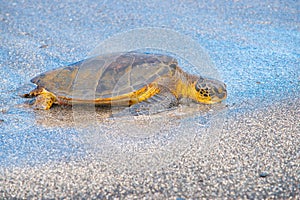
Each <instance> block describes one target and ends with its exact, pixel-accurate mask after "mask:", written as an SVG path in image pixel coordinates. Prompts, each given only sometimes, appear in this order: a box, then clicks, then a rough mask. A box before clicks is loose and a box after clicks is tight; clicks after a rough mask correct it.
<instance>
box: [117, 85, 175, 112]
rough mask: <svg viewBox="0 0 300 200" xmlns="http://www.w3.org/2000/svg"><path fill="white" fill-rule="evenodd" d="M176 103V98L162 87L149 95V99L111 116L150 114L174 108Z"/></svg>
mask: <svg viewBox="0 0 300 200" xmlns="http://www.w3.org/2000/svg"><path fill="white" fill-rule="evenodd" d="M178 104H179V101H178V99H177V98H176V97H175V96H174V95H173V94H172V93H171V92H170V91H169V90H168V89H163V90H161V92H160V93H158V94H156V95H154V96H152V97H150V98H149V99H147V100H145V101H142V102H140V103H137V104H134V105H132V106H130V107H128V108H125V109H124V110H122V111H121V112H118V113H116V114H113V117H121V116H128V115H129V116H138V115H152V114H157V113H160V112H163V111H167V110H172V109H174V108H176V106H177V105H178Z"/></svg>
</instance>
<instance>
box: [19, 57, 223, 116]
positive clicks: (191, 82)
mask: <svg viewBox="0 0 300 200" xmlns="http://www.w3.org/2000/svg"><path fill="white" fill-rule="evenodd" d="M31 82H33V83H35V84H36V85H37V88H36V89H34V90H32V91H31V92H29V93H28V94H24V95H23V97H28V98H30V97H36V99H35V102H34V104H33V106H34V107H35V108H36V109H45V110H47V109H50V108H51V106H52V104H59V105H63V104H70V105H72V104H95V105H107V106H127V107H129V108H127V109H129V110H130V113H134V114H137V115H139V114H151V113H158V112H161V111H164V110H167V109H170V108H172V107H174V106H176V105H178V103H179V102H180V100H181V99H183V98H184V99H191V100H193V101H195V102H199V103H204V104H212V103H217V102H220V101H222V100H224V99H225V98H226V96H227V91H226V85H225V84H224V83H223V82H220V81H218V80H215V79H210V78H204V77H201V76H195V75H191V74H188V73H186V72H184V71H183V70H182V69H181V68H180V67H179V66H178V62H177V60H176V59H175V58H173V57H171V56H167V55H161V54H150V53H138V52H126V53H112V54H106V55H100V56H95V57H92V58H88V59H86V60H83V61H79V62H77V63H74V64H71V65H69V66H66V67H61V68H58V69H55V70H52V71H48V72H45V73H42V74H40V75H38V76H36V77H35V78H33V79H32V80H31Z"/></svg>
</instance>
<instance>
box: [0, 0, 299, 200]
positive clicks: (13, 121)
mask: <svg viewBox="0 0 300 200" xmlns="http://www.w3.org/2000/svg"><path fill="white" fill-rule="evenodd" d="M297 6H298V7H299V3H298V2H286V1H285V2H281V1H275V2H273V1H272V2H271V1H266V2H260V1H245V2H244V1H243V2H240V1H230V2H222V1H213V2H199V1H190V2H189V3H187V2H185V1H174V2H172V3H171V2H169V1H165V2H160V1H152V2H147V1H145V2H123V1H104V2H101V3H95V2H93V1H71V0H70V1H68V2H62V3H60V2H53V1H43V2H42V3H37V2H34V1H33V2H30V1H26V2H23V1H16V2H2V3H1V8H2V9H1V12H0V38H1V46H0V67H1V70H0V75H1V77H2V79H1V80H0V94H1V99H0V199H177V200H179V199H299V198H300V195H299V194H300V181H299V180H300V148H299V147H300V140H299V138H300V123H299V119H300V107H299V105H300V98H299V97H300V92H299V91H300V74H299V71H300V57H299V55H300V53H299V40H300V33H299V25H300V24H299V12H298V11H297V9H296V8H297ZM143 27H144V28H145V27H155V28H158V29H157V30H173V31H175V32H176V33H178V35H180V36H182V38H183V39H182V40H181V41H179V39H177V38H176V37H177V36H176V34H175V36H171V35H169V36H170V37H169V38H168V42H165V41H163V40H164V39H165V38H166V37H165V36H166V35H164V34H166V33H173V32H161V33H162V34H161V35H153V34H152V35H151V34H150V33H149V34H150V35H151V36H149V38H147V39H145V41H147V42H150V43H151V41H153V43H151V44H153V46H151V44H149V43H147V42H145V43H143V45H146V46H145V47H144V48H145V49H147V48H149V45H150V46H151V47H156V46H155V45H165V46H162V48H161V49H160V50H166V51H167V52H170V53H174V54H176V55H178V56H179V59H180V58H184V59H185V58H186V59H187V61H188V62H184V61H186V60H184V61H183V62H182V65H183V66H182V68H183V69H185V70H186V71H188V72H190V73H194V72H195V73H198V72H199V70H198V69H199V66H198V68H197V67H194V68H193V67H192V66H191V67H190V65H188V63H189V64H194V63H201V64H203V65H206V64H207V63H209V64H207V66H208V67H203V71H202V70H200V72H199V73H200V74H201V72H202V73H204V74H205V75H213V76H215V77H216V78H219V79H221V80H222V81H224V82H225V83H226V85H227V90H228V98H227V100H226V101H224V102H222V103H221V104H217V105H210V106H204V105H182V106H179V107H178V108H177V109H175V110H171V111H167V112H165V113H160V114H156V115H154V116H139V117H136V118H131V119H118V118H115V119H108V118H107V117H108V116H109V114H110V113H111V112H114V111H110V110H105V109H102V110H101V109H99V108H97V109H96V110H92V111H93V112H90V111H89V110H84V109H82V108H78V110H77V108H74V107H73V108H72V107H68V106H65V107H64V106H62V107H60V106H55V107H54V108H53V109H51V110H49V111H41V110H33V109H32V108H30V106H28V104H26V99H24V98H21V97H20V96H18V95H19V94H22V93H25V92H28V91H29V90H31V89H33V88H34V85H32V84H30V79H31V78H33V77H34V76H36V75H38V74H39V73H41V72H44V71H47V70H52V69H55V68H57V67H60V66H64V65H68V64H71V63H73V62H76V61H79V60H81V59H84V58H86V57H88V56H89V55H91V54H93V53H95V50H98V51H96V52H99V51H101V52H102V51H106V50H107V51H108V50H111V49H126V48H128V50H130V49H131V48H133V47H134V45H137V46H138V45H141V44H135V43H134V42H136V43H138V42H137V41H138V40H136V41H135V39H134V37H132V35H130V37H128V40H129V41H130V42H128V41H127V42H128V43H122V44H121V43H120V42H119V40H117V39H114V37H115V36H116V35H118V34H119V36H120V34H121V33H126V31H127V32H128V31H129V32H130V31H131V30H136V29H141V28H143ZM144 30H148V29H146V28H145V29H144ZM155 30H156V29H155ZM143 34H144V32H143ZM125 35H126V34H125ZM127 36H129V35H128V34H127V35H126V37H127ZM183 36H184V37H183ZM109 38H110V39H109ZM112 38H113V39H112ZM186 38H191V41H195V43H196V44H199V45H200V46H201V47H202V48H203V49H204V50H205V52H207V53H208V55H209V57H210V59H211V61H212V62H213V64H211V63H210V62H211V61H210V60H208V59H207V58H206V57H205V56H204V57H199V56H203V55H204V53H203V52H202V50H201V51H200V48H199V47H198V46H197V45H196V47H194V46H192V45H190V48H189V47H186V46H185V45H186V44H187V41H189V40H186ZM123 39H124V38H123ZM172 39H173V41H172ZM125 40H126V38H125ZM125 40H124V41H125ZM103 41H104V43H103ZM105 41H109V44H111V46H106V45H105V48H104V46H103V49H101V46H100V47H99V46H98V45H99V44H106V43H105ZM131 41H132V42H131ZM124 44H126V45H125V47H124V46H122V45H124ZM130 44H133V46H132V47H129V45H130ZM154 44H155V45H154ZM178 45H179V46H181V47H183V49H184V50H185V51H180V50H182V49H180V50H178V49H177V50H176V48H178ZM193 48H194V49H195V48H196V49H197V48H198V49H199V52H200V53H199V52H198V54H197V53H195V54H194V55H196V56H194V57H189V56H188V55H189V54H193ZM197 56H198V57H197ZM193 58H196V60H194V59H193ZM189 59H190V60H189ZM197 59H198V60H197ZM185 64H187V65H185ZM197 70H198V71H197ZM93 109H94V108H93Z"/></svg>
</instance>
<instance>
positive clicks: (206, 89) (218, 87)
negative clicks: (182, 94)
mask: <svg viewBox="0 0 300 200" xmlns="http://www.w3.org/2000/svg"><path fill="white" fill-rule="evenodd" d="M194 87H195V96H194V98H195V100H196V101H197V102H199V103H204V104H213V103H217V102H220V101H222V100H224V99H226V97H227V91H226V85H225V84H224V83H223V82H221V81H218V80H215V79H210V78H203V77H199V79H198V80H197V81H196V83H195V85H194Z"/></svg>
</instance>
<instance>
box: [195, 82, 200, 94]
mask: <svg viewBox="0 0 300 200" xmlns="http://www.w3.org/2000/svg"><path fill="white" fill-rule="evenodd" d="M195 89H196V91H197V92H200V90H201V87H199V84H198V83H196V85H195Z"/></svg>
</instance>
